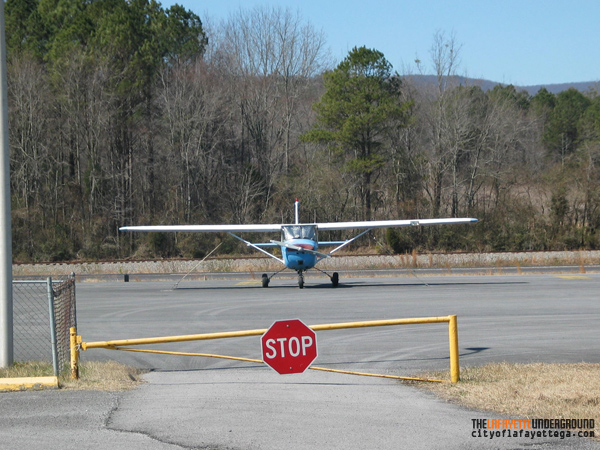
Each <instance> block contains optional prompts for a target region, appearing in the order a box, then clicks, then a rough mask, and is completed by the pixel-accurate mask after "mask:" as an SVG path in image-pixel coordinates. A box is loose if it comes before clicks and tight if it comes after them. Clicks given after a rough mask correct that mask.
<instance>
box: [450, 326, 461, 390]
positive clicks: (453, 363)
mask: <svg viewBox="0 0 600 450" xmlns="http://www.w3.org/2000/svg"><path fill="white" fill-rule="evenodd" d="M448 317H449V319H450V320H449V321H448V338H449V341H450V381H452V382H453V383H458V382H459V381H460V363H459V361H458V324H457V321H456V316H448Z"/></svg>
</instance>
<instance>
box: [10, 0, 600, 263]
mask: <svg viewBox="0 0 600 450" xmlns="http://www.w3.org/2000/svg"><path fill="white" fill-rule="evenodd" d="M6 36H7V46H8V56H9V61H8V87H9V110H10V111H9V128H10V147H11V189H12V207H13V253H14V258H15V260H16V261H21V262H24V261H40V260H44V261H48V260H69V259H77V258H80V259H95V258H125V257H131V256H133V255H136V256H140V257H141V256H161V257H165V256H186V257H199V256H202V255H203V254H205V253H207V252H208V251H210V250H212V249H213V248H214V247H215V245H216V244H217V243H218V242H220V241H221V240H223V241H225V243H224V245H222V246H221V247H220V248H219V251H220V252H221V253H226V252H231V251H245V249H244V248H239V247H238V244H237V242H234V240H232V239H228V238H227V237H226V236H220V235H212V234H210V235H200V234H194V235H183V234H182V235H177V236H174V235H162V234H151V235H131V234H125V233H120V232H119V231H118V227H119V226H123V225H138V224H139V225H141V224H183V223H195V224H203V223H259V222H280V221H281V222H291V221H293V201H294V199H295V198H300V199H301V216H302V220H303V221H322V222H324V221H336V220H344V221H349V220H364V219H369V218H370V219H391V218H428V217H443V216H448V217H452V216H454V217H459V216H461V217H462V216H468V217H477V218H479V219H480V222H479V223H478V224H476V225H474V226H449V227H437V228H429V229H425V228H424V229H420V228H419V229H409V230H407V229H402V230H389V231H388V232H387V233H382V234H375V237H376V238H377V242H378V243H379V245H387V246H388V247H389V248H390V249H393V251H396V252H404V251H410V250H411V249H413V248H416V249H417V250H420V251H423V250H438V251H444V250H448V251H453V250H469V251H491V250H494V251H497V250H546V249H554V250H562V249H578V248H589V249H596V248H599V247H600V240H599V236H597V235H596V230H597V228H598V226H599V225H600V209H599V207H600V189H599V187H600V186H599V185H600V171H599V169H598V167H597V164H598V162H599V161H600V159H599V158H600V97H599V96H598V95H597V93H596V92H579V91H577V90H575V89H570V90H567V91H564V92H561V93H559V94H557V95H554V94H551V93H549V92H548V91H546V90H544V89H541V90H540V91H539V92H538V93H537V94H536V95H534V96H530V95H529V94H527V93H526V92H518V91H517V90H516V89H515V88H514V87H512V86H507V87H501V86H497V87H496V88H494V89H492V90H488V91H483V90H482V89H481V88H479V87H477V86H470V85H460V84H459V80H461V79H462V78H460V77H457V76H456V71H457V67H456V63H457V60H458V54H459V48H458V47H457V46H456V43H455V42H454V39H453V38H452V37H447V36H445V35H444V34H443V33H438V34H436V35H435V36H434V37H433V40H432V41H433V43H432V51H431V61H430V65H431V70H430V72H433V73H435V75H436V76H435V78H434V80H435V81H434V82H433V83H430V84H423V83H413V82H412V80H411V78H410V77H409V76H402V75H398V74H397V73H395V72H394V71H393V69H392V67H391V65H390V64H389V62H387V60H386V59H385V56H384V55H383V54H381V53H380V52H378V51H377V50H376V49H366V48H364V47H357V48H354V49H353V50H352V51H351V52H349V54H348V56H347V57H346V58H345V59H344V61H342V62H340V63H339V64H336V63H333V62H332V61H331V60H330V58H329V56H328V52H327V48H326V42H325V38H324V36H323V35H322V33H320V32H319V31H318V30H315V29H314V28H313V27H312V26H311V24H310V22H309V21H307V20H306V19H305V18H303V17H301V16H299V15H298V14H294V13H291V12H290V11H289V10H284V9H278V8H260V9H254V10H247V11H243V10H240V11H239V12H238V13H237V14H236V15H233V16H231V17H230V19H229V20H228V21H226V22H223V23H220V24H218V25H214V26H213V27H212V28H211V29H210V30H208V29H205V28H204V27H203V23H202V21H201V19H200V18H199V17H198V16H197V15H195V14H194V13H192V12H191V11H187V10H185V9H184V8H182V7H179V6H173V7H171V8H169V9H164V8H162V7H161V6H160V4H159V3H157V2H155V1H148V0H130V1H126V0H98V1H94V2H81V1H68V0H8V1H7V3H6ZM367 242H369V243H371V245H373V244H372V243H373V242H375V241H374V240H370V241H367V239H366V238H365V240H364V241H363V245H366V244H367Z"/></svg>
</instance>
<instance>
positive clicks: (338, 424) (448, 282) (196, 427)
mask: <svg viewBox="0 0 600 450" xmlns="http://www.w3.org/2000/svg"><path fill="white" fill-rule="evenodd" d="M176 281H177V279H176V278H175V277H174V280H173V282H172V283H171V282H160V283H155V282H143V283H82V284H79V285H78V287H77V301H78V321H79V334H81V335H82V336H83V339H84V341H88V342H89V341H95V340H106V339H121V338H135V337H150V336H163V335H174V334H196V333H205V332H216V331H234V330H243V329H256V328H266V327H268V326H269V325H270V324H271V323H272V322H274V321H275V320H279V319H287V318H300V319H302V320H303V321H304V322H305V323H307V324H311V325H312V324H321V323H334V322H348V321H354V320H378V319H391V318H407V317H427V316H445V315H449V314H456V315H457V316H458V327H459V350H460V357H461V365H462V366H467V365H478V364H484V363H487V362H490V361H511V362H533V361H544V362H581V361H586V362H600V339H598V333H597V329H598V328H597V324H598V321H599V320H600V302H599V301H598V290H599V289H600V275H596V274H589V275H588V274H581V275H561V276H557V275H527V276H514V275H513V276H460V277H452V276H445V277H423V278H414V277H413V278H408V277H406V278H353V279H347V280H342V283H343V284H341V285H340V287H339V288H337V289H332V288H331V287H330V286H329V284H328V283H326V282H325V280H324V279H310V278H309V279H307V285H306V288H305V289H303V290H299V289H297V288H296V287H295V282H294V280H273V282H272V283H271V285H270V287H269V288H268V289H262V288H260V287H259V285H258V284H257V283H256V284H253V283H252V282H239V281H206V282H201V281H194V282H183V283H181V284H180V285H179V288H178V289H176V290H172V289H171V288H172V286H173V285H174V284H175V282H176ZM318 340H319V357H318V359H317V362H316V364H317V365H319V366H323V367H331V368H340V369H348V370H359V371H368V372H378V373H389V374H399V375H414V374H416V373H418V372H420V371H422V370H430V369H447V368H448V366H449V361H448V332H447V325H446V324H430V325H410V326H399V327H386V328H372V329H363V330H339V331H332V332H321V333H319V335H318ZM154 348H160V349H169V348H172V349H175V350H177V351H192V352H208V353H221V354H226V355H234V356H242V357H249V358H260V346H259V338H258V337H252V338H241V339H227V340H221V341H202V342H188V343H180V344H177V345H175V344H173V345H161V346H155V347H154ZM82 359H83V360H85V359H117V360H120V361H122V362H125V363H128V364H133V365H136V366H139V367H144V368H149V369H152V370H153V372H151V373H150V374H148V376H147V380H148V381H149V382H148V383H147V384H145V385H143V386H142V387H140V388H138V389H136V390H134V391H130V392H126V393H77V392H69V393H63V392H37V393H17V394H9V395H3V396H1V397H0V411H4V412H2V413H0V415H2V416H4V415H6V417H10V419H9V420H8V421H4V420H3V423H5V424H8V425H7V426H2V427H0V448H34V447H35V444H36V442H52V443H53V444H55V445H54V446H55V447H57V448H58V447H61V448H82V447H81V443H85V444H86V445H84V448H104V447H103V446H105V445H106V444H111V445H112V446H113V447H115V448H140V449H141V448H144V449H153V448H165V449H167V448H211V449H232V448H235V449H238V448H239V449H251V448H256V449H281V448H289V449H305V448H306V449H313V448H328V449H329V448H331V449H337V448H339V449H341V448H344V449H348V448H350V449H352V448H355V449H363V448H389V449H397V448H416V449H419V448H457V449H458V448H565V449H566V448H600V444H597V443H594V442H591V441H588V440H584V439H580V438H574V439H573V438H571V440H560V439H549V438H536V439H525V438H508V439H507V438H504V439H502V438H500V439H496V440H486V439H484V438H474V437H472V436H471V433H472V432H473V427H472V421H471V419H475V418H491V417H493V415H491V414H489V413H481V412H474V411H469V410H465V409H461V408H458V407H456V406H453V405H449V404H445V403H443V402H440V401H438V400H436V399H434V398H433V397H431V396H430V395H429V394H425V393H423V392H420V391H418V390H416V389H414V388H411V387H407V386H404V385H400V384H398V383H397V382H395V381H390V380H383V379H373V378H363V377H356V376H351V375H338V374H331V373H321V372H315V371H307V372H306V373H304V374H302V375H287V376H280V375H277V374H276V373H274V372H273V371H272V370H270V369H268V368H266V367H261V366H259V365H257V364H252V363H241V362H236V361H226V360H217V359H204V358H189V357H178V356H161V355H144V354H130V353H125V352H114V351H112V352H111V351H107V350H89V351H88V352H83V353H82ZM54 405H55V406H54ZM70 405H73V407H74V409H75V411H74V412H72V413H71V412H70V410H69V406H70ZM54 408H56V410H55V409H54ZM49 411H53V412H49ZM63 427H66V430H67V431H69V432H70V433H68V432H67V433H66V432H65V429H64V428H63ZM35 439H39V441H36V440H35ZM77 444H80V445H79V446H78V445H77Z"/></svg>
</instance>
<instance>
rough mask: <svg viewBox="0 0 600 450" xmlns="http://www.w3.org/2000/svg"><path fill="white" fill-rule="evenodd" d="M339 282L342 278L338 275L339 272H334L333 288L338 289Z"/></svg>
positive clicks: (332, 278)
mask: <svg viewBox="0 0 600 450" xmlns="http://www.w3.org/2000/svg"><path fill="white" fill-rule="evenodd" d="M339 282H340V276H339V275H338V273H337V272H333V276H332V277H331V284H332V285H333V287H337V285H338V284H339Z"/></svg>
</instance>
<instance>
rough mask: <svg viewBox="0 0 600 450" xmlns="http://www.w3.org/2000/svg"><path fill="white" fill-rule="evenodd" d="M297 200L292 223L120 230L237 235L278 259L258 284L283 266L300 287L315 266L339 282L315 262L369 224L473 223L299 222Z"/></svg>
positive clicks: (460, 220) (468, 220)
mask: <svg viewBox="0 0 600 450" xmlns="http://www.w3.org/2000/svg"><path fill="white" fill-rule="evenodd" d="M298 205H299V202H298V200H296V202H295V205H294V206H295V216H296V220H295V223H293V224H256V225H248V224H245V225H146V226H127V227H121V228H119V230H121V231H142V232H144V231H145V232H225V233H228V234H230V235H231V236H233V237H234V238H236V239H239V240H240V241H242V242H243V243H245V244H246V245H248V246H249V247H252V248H254V249H256V250H258V251H260V252H262V253H264V254H266V255H268V256H269V257H271V258H273V259H276V260H277V261H279V262H281V263H282V264H283V265H284V266H285V267H284V268H283V269H281V270H280V271H279V272H276V273H274V274H273V275H271V276H270V277H269V276H268V275H267V274H266V273H265V274H263V275H262V286H263V287H265V288H266V287H268V286H269V282H270V281H271V279H272V278H273V277H274V276H275V275H277V274H278V273H280V272H282V271H283V270H285V269H286V268H287V269H292V270H295V271H296V272H297V273H298V287H299V288H300V289H302V288H303V287H304V272H306V271H307V270H309V269H312V268H315V270H319V271H320V272H322V273H324V274H325V275H327V276H328V277H329V278H330V279H331V283H332V285H333V286H334V287H335V286H337V285H338V283H339V274H338V273H337V272H334V273H333V274H332V275H329V274H328V273H326V272H324V271H322V270H320V269H317V268H316V267H315V265H316V264H317V263H318V262H319V261H321V260H322V259H325V258H330V257H331V255H332V254H334V253H335V252H337V251H338V250H340V249H342V248H344V247H345V246H347V245H348V244H350V243H351V242H353V241H355V240H356V239H358V238H359V237H361V236H362V235H364V234H366V233H368V232H369V231H371V230H372V229H373V228H391V227H407V226H421V225H449V224H460V223H473V222H477V219H472V218H448V219H414V220H368V221H363V222H325V223H300V219H299V212H298ZM351 229H355V230H360V229H363V230H364V231H362V232H360V233H359V234H357V235H356V236H354V237H352V238H350V239H346V240H343V241H319V239H318V235H317V232H318V231H319V230H320V231H330V230H351ZM243 232H280V233H281V240H279V241H277V240H271V241H270V242H267V243H252V242H248V241H247V240H245V239H243V238H241V237H240V236H238V235H237V234H234V233H243ZM323 246H334V249H333V250H331V251H330V252H328V253H322V252H320V251H319V247H323ZM269 247H279V248H280V249H281V258H280V257H278V256H276V255H274V254H273V253H271V252H269V251H267V250H265V248H269Z"/></svg>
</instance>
